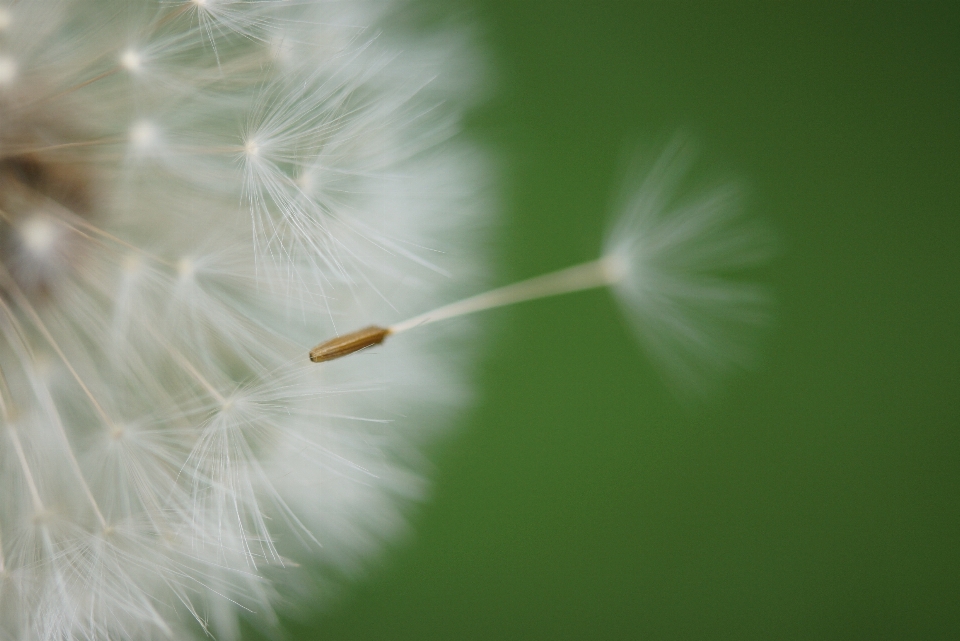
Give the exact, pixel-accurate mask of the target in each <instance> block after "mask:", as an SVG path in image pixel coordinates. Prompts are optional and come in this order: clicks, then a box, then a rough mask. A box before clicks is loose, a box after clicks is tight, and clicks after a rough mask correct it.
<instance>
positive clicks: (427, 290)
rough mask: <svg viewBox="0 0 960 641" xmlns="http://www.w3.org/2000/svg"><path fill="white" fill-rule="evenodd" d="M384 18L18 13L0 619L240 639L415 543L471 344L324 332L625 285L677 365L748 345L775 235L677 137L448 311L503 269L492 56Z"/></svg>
mask: <svg viewBox="0 0 960 641" xmlns="http://www.w3.org/2000/svg"><path fill="white" fill-rule="evenodd" d="M389 10H390V6H389V5H388V4H387V3H384V2H370V3H365V2H360V1H357V2H351V3H345V2H341V1H332V0H331V1H329V2H327V1H323V0H309V1H308V0H104V1H103V2H99V3H92V2H87V1H81V0H29V1H26V0H22V1H20V2H9V3H8V4H4V5H0V423H2V430H0V475H2V481H3V487H4V496H3V499H2V500H0V634H2V635H4V636H5V637H7V638H13V639H34V638H36V639H110V638H121V639H141V638H143V639H150V638H168V639H170V638H177V639H179V638H189V637H191V636H194V637H199V636H203V635H208V636H213V637H216V638H218V639H231V638H237V637H238V636H239V629H240V621H241V619H244V618H245V619H246V620H248V621H249V622H251V623H252V624H254V625H258V626H262V627H269V626H271V625H273V624H274V623H275V622H276V616H277V615H276V614H275V611H274V608H276V607H277V606H278V604H280V603H283V602H296V601H297V600H305V599H314V598H318V597H319V596H321V593H322V591H323V590H324V589H325V588H326V585H324V584H320V585H318V584H316V583H315V582H314V581H313V580H312V579H310V578H308V577H314V576H320V577H325V576H327V577H329V576H333V575H342V574H344V573H349V572H352V571H354V570H355V569H356V568H357V567H359V564H360V563H361V562H362V560H363V559H364V558H365V557H366V556H368V555H369V554H371V553H372V552H373V551H374V550H376V549H377V547H378V546H379V543H380V542H381V541H382V540H383V539H384V538H385V537H389V536H392V535H395V534H396V533H397V532H398V531H399V530H400V529H402V527H403V518H402V513H403V509H404V505H405V504H406V503H408V502H410V501H411V500H416V499H418V498H420V497H422V495H423V493H424V481H423V479H422V477H421V475H420V473H419V470H420V468H421V464H422V462H421V459H420V455H419V453H418V450H419V448H418V445H419V443H420V441H421V439H423V438H425V437H426V436H427V435H428V434H429V433H430V432H431V431H432V429H433V428H432V427H431V426H432V425H443V424H446V423H447V422H448V421H446V420H445V419H446V418H447V417H448V416H449V414H450V412H451V411H452V410H454V409H455V408H456V407H457V406H458V405H460V404H461V403H462V402H463V400H464V398H465V396H466V394H467V390H468V386H467V385H466V374H467V373H466V372H465V371H464V366H463V364H462V362H463V359H454V358H450V357H449V354H450V353H456V352H458V351H462V349H463V346H462V345H456V346H454V345H453V342H454V341H455V340H462V338H463V337H453V336H451V335H450V334H449V333H448V332H445V331H444V329H443V328H442V326H437V327H433V328H432V331H431V332H430V333H429V336H428V337H425V338H422V339H419V340H418V339H416V338H415V336H416V335H415V334H414V333H413V332H411V335H410V336H409V337H408V338H407V340H402V341H401V340H398V341H396V344H394V345H391V346H390V348H389V349H383V350H379V351H377V352H375V353H372V354H371V353H370V352H367V353H366V355H365V357H354V358H350V359H346V360H344V361H337V362H336V363H326V364H324V365H323V366H318V365H314V364H311V363H310V362H309V361H308V360H307V359H306V358H305V355H306V354H307V350H308V348H309V347H310V345H311V344H312V343H313V342H314V339H315V338H316V337H317V336H322V335H333V336H337V335H338V334H339V337H338V338H335V339H333V341H331V342H328V343H325V344H323V345H321V346H318V347H317V348H315V349H314V350H313V352H312V353H311V360H314V361H329V360H332V359H333V358H335V357H339V356H343V355H346V354H348V353H354V352H357V351H359V350H361V349H363V348H366V347H370V346H372V345H375V344H378V343H380V342H382V341H383V340H384V339H385V338H386V337H388V336H391V335H395V334H401V333H404V332H406V331H408V330H414V329H417V328H420V327H422V326H424V325H428V324H431V323H433V322H435V321H438V320H442V319H445V318H451V317H454V316H459V315H463V314H465V313H469V312H474V311H479V310H481V309H487V308H490V307H494V306H499V305H504V304H508V303H514V302H520V301H522V300H529V299H531V298H536V297H541V296H545V295H551V294H559V293H564V292H569V291H576V290H579V289H584V288H587V287H595V286H609V287H611V288H612V289H613V291H614V292H615V293H616V294H617V296H618V298H619V300H620V301H621V302H622V304H623V307H624V309H625V310H626V312H627V315H628V316H629V317H630V318H631V319H632V320H633V321H635V322H636V325H637V328H638V332H639V333H640V336H641V339H642V340H643V342H644V343H645V344H646V345H647V347H648V348H649V350H650V352H651V353H652V354H653V355H654V356H656V357H657V358H659V360H661V361H662V362H663V363H664V364H665V365H666V369H667V371H669V372H671V373H672V374H674V378H676V379H678V380H683V381H686V382H690V383H694V385H699V382H700V381H701V380H706V379H709V378H713V377H714V375H715V374H717V373H720V372H722V371H723V370H725V369H727V368H728V367H730V366H731V364H736V363H738V362H743V360H744V356H745V354H747V353H748V351H749V350H748V349H747V344H748V343H749V340H747V339H748V338H749V336H750V335H751V334H750V331H749V329H750V327H751V326H753V325H757V324H759V323H760V322H761V321H762V320H763V309H764V307H763V302H764V299H763V295H762V292H760V291H759V290H757V289H755V288H753V287H752V286H749V285H746V284H742V283H741V282H740V281H739V280H738V279H737V277H736V276H735V275H734V274H733V273H732V272H735V271H737V270H739V269H740V268H742V267H746V266H749V265H752V264H754V263H755V261H756V260H758V259H760V258H762V252H760V251H759V249H758V243H757V242H756V240H757V238H755V237H754V236H753V235H751V234H750V233H746V232H745V229H746V228H745V227H744V226H743V225H742V224H740V223H739V222H738V220H737V219H736V217H734V216H731V215H728V213H727V212H728V207H727V205H728V204H729V202H728V201H729V200H730V195H729V193H728V192H725V191H722V190H721V191H718V192H715V193H711V194H709V195H708V196H706V197H705V198H703V199H700V200H694V201H691V202H689V203H683V202H677V201H675V199H674V195H675V194H676V193H677V191H678V189H677V187H678V185H677V182H678V181H679V180H680V179H681V177H682V176H683V174H684V165H685V164H686V163H687V161H686V158H687V156H686V154H685V153H684V152H683V151H682V146H675V147H673V148H671V149H670V150H668V153H667V154H666V155H665V156H664V157H663V159H662V160H661V161H660V162H659V163H658V164H657V165H656V166H655V167H654V169H653V171H652V172H650V173H649V174H648V177H647V178H646V179H645V181H644V182H643V183H642V184H640V185H639V186H636V188H634V189H632V190H630V194H631V196H630V198H629V199H628V200H627V202H626V203H625V204H624V212H625V213H624V214H623V216H622V217H621V218H620V219H619V222H618V223H617V226H616V227H615V228H614V231H613V232H612V233H611V240H610V242H609V243H608V245H607V247H606V248H605V250H604V253H603V255H602V257H601V258H600V259H598V260H596V261H593V262H591V263H587V264H585V265H580V266H577V267H573V268H570V269H567V270H564V271H562V272H559V273H556V274H552V275H547V276H543V277H539V278H537V279H533V280H531V281H526V282H523V283H519V284H516V285H512V286H508V287H505V288H501V289H499V290H494V291H492V292H489V293H487V294H482V295H479V296H475V297H473V298H469V299H466V300H464V301H462V302H460V303H454V304H449V305H443V306H440V307H437V305H438V304H439V303H441V302H443V301H448V300H452V299H453V294H454V293H455V290H461V289H464V288H466V287H469V286H472V285H475V281H477V280H479V279H480V278H479V276H478V275H479V274H482V271H483V270H482V265H483V262H482V260H481V258H480V256H479V252H478V249H477V247H478V245H479V242H478V241H479V238H478V230H479V229H481V228H482V221H483V219H484V216H485V215H486V214H487V209H488V208H487V207H486V206H485V204H484V202H483V198H482V197H479V196H480V193H481V189H480V188H481V186H482V182H483V176H484V173H485V171H484V165H485V162H484V160H483V158H482V155H479V154H478V153H477V151H476V149H474V148H473V147H472V146H470V145H469V144H467V143H464V142H462V141H460V140H459V138H457V136H456V132H457V128H458V122H459V119H460V116H461V113H462V111H463V110H464V109H465V108H466V107H467V106H469V100H470V97H471V95H473V94H472V93H471V89H472V88H473V87H475V86H476V85H477V84H478V82H477V78H476V76H475V74H474V73H473V70H474V68H475V66H476V65H475V64H474V63H472V62H471V60H472V58H473V56H472V55H471V52H470V47H469V46H467V44H465V40H468V39H465V38H464V34H462V33H456V32H451V31H445V32H442V33H438V34H435V35H434V36H432V37H422V36H421V37H419V38H417V39H415V40H413V39H403V38H399V39H398V40H393V39H392V37H393V36H387V35H385V34H382V33H380V32H379V31H378V29H377V28H376V26H375V25H378V24H384V23H385V22H386V21H387V19H388V17H389V15H388V11H389ZM455 98H456V99H455ZM430 308H435V309H434V311H432V312H428V313H425V314H424V313H420V314H419V315H418V314H417V313H418V312H420V311H421V310H424V309H430ZM404 317H407V318H408V320H406V321H398V322H395V323H393V324H392V325H388V326H386V327H383V328H379V327H368V328H367V329H366V330H361V331H360V332H355V333H352V334H350V333H347V334H341V330H342V329H343V328H351V327H357V326H364V325H368V324H369V322H370V321H371V319H376V318H387V319H389V318H404ZM458 329H459V332H460V333H461V334H462V333H463V328H458ZM467 334H469V332H468V333H467ZM420 335H421V336H425V333H424V332H423V331H422V332H421V334H420ZM455 348H456V349H455ZM305 564H306V565H311V566H314V567H316V566H319V567H320V569H321V570H323V572H320V573H319V574H318V573H316V572H311V573H307V572H298V571H296V569H295V568H296V566H298V565H305ZM280 577H282V580H279V581H278V580H277V579H278V578H280Z"/></svg>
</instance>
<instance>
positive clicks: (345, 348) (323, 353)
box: [310, 325, 390, 363]
mask: <svg viewBox="0 0 960 641" xmlns="http://www.w3.org/2000/svg"><path fill="white" fill-rule="evenodd" d="M389 335H390V330H389V329H387V328H386V327H377V326H376V325H371V326H370V327H364V328H363V329H360V330H357V331H355V332H351V333H349V334H344V335H343V336H338V337H337V338H332V339H330V340H328V341H326V342H324V343H320V344H319V345H317V346H316V347H314V348H313V349H311V350H310V360H311V361H313V362H314V363H322V362H324V361H332V360H333V359H335V358H340V357H341V356H346V355H347V354H353V353H354V352H359V351H360V350H361V349H365V348H367V347H370V346H371V345H379V344H380V343H382V342H383V339H385V338H386V337H387V336H389Z"/></svg>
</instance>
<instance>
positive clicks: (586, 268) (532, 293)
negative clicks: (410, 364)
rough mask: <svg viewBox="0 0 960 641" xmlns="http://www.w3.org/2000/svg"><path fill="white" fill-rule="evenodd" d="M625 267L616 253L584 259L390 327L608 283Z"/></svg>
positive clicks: (399, 328)
mask: <svg viewBox="0 0 960 641" xmlns="http://www.w3.org/2000/svg"><path fill="white" fill-rule="evenodd" d="M624 271H625V270H624V269H623V267H622V265H621V264H620V261H619V260H618V259H617V257H615V256H604V257H603V258H599V259H597V260H594V261H590V262H589V263H582V264H580V265H575V266H573V267H568V268H566V269H561V270H560V271H556V272H553V273H550V274H544V275H543V276H536V277H534V278H530V279H528V280H524V281H520V282H519V283H514V284H512V285H507V286H505V287H500V288H498V289H494V290H491V291H489V292H484V293H483V294H478V295H476V296H471V297H470V298H465V299H464V300H461V301H457V302H456V303H451V304H449V305H444V306H443V307H438V308H437V309H434V310H432V311H429V312H426V313H425V314H420V315H419V316H414V317H413V318H410V319H407V320H405V321H401V322H399V323H396V324H395V325H391V326H390V327H389V330H390V333H391V334H399V333H400V332H405V331H407V330H409V329H413V328H414V327H420V326H421V325H427V324H429V323H435V322H437V321H441V320H446V319H448V318H455V317H457V316H464V315H465V314H473V313H474V312H480V311H483V310H486V309H493V308H495V307H503V306H505V305H513V304H516V303H522V302H525V301H528V300H536V299H538V298H547V297H548V296H557V295H559V294H569V293H571V292H578V291H582V290H585V289H595V288H597V287H607V286H609V285H613V284H614V283H616V282H617V281H619V280H620V279H621V278H623V275H624Z"/></svg>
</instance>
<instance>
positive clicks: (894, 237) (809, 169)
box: [298, 0, 960, 640]
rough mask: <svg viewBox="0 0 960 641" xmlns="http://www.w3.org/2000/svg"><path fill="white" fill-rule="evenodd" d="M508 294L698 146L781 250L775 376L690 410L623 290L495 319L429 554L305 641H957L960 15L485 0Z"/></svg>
mask: <svg viewBox="0 0 960 641" xmlns="http://www.w3.org/2000/svg"><path fill="white" fill-rule="evenodd" d="M457 6H458V7H460V8H461V9H462V10H463V11H464V12H466V14H467V17H468V19H469V20H471V21H476V22H477V23H478V24H479V25H480V29H481V34H482V39H483V40H484V41H485V42H486V44H487V45H488V47H489V49H490V51H491V52H492V56H493V60H492V62H493V67H494V68H495V70H496V83H497V87H498V89H497V93H496V95H495V98H494V100H493V101H492V103H490V104H488V105H487V106H486V107H485V108H484V109H483V110H481V111H480V112H479V113H477V114H476V117H475V119H474V121H473V123H472V125H471V127H472V133H473V135H475V136H476V137H477V138H479V139H481V140H483V141H484V142H485V143H487V144H489V145H491V146H493V147H494V148H496V149H497V150H498V151H499V152H500V153H501V155H502V160H503V163H504V164H503V175H504V181H503V189H504V191H503V194H504V199H503V201H504V228H503V234H502V236H501V237H500V239H499V240H500V242H501V244H500V246H501V248H502V249H501V252H502V253H501V256H500V259H501V260H500V262H499V266H500V267H499V273H498V276H497V280H498V282H501V283H506V282H509V281H511V280H514V279H517V278H522V277H526V276H530V275H534V274H537V273H541V272H543V271H545V270H548V269H552V268H558V267H562V266H566V265H568V264H572V263H574V262H576V261H581V260H586V259H588V258H592V257H594V256H595V255H596V252H597V251H598V248H599V245H600V241H601V237H602V233H603V227H604V223H605V220H606V219H607V216H608V209H609V205H610V201H611V196H612V195H613V193H614V190H615V188H616V181H617V175H618V174H617V171H618V169H619V167H620V161H621V159H622V156H623V152H624V151H625V149H628V148H629V144H628V143H630V142H638V141H639V142H641V143H642V142H650V143H654V144H657V145H660V144H662V143H663V142H664V141H665V140H666V138H668V137H669V135H670V134H672V133H673V132H674V131H676V130H677V129H681V128H682V129H684V130H685V131H687V132H690V133H692V134H693V136H694V137H695V138H696V139H697V140H698V141H699V142H700V143H701V147H702V149H703V150H704V152H705V158H706V161H707V162H708V163H709V164H711V165H713V166H716V167H718V168H720V169H722V170H727V171H728V172H729V173H730V175H732V176H734V177H738V178H740V179H742V180H743V182H744V183H745V184H746V185H747V186H748V196H749V199H748V203H749V204H748V206H749V208H750V210H751V211H752V212H754V213H757V214H758V215H762V216H765V217H766V218H768V219H769V220H770V221H772V222H773V224H774V226H775V227H776V229H777V230H778V234H779V237H780V239H781V252H780V256H779V258H778V259H777V261H776V262H775V263H774V264H773V265H771V266H770V268H769V269H768V270H767V272H766V277H767V279H768V280H769V281H770V282H771V283H772V284H773V285H774V286H775V288H776V290H777V295H778V299H779V310H778V315H779V324H778V328H777V330H776V332H775V334H774V337H773V340H772V342H771V344H770V345H769V347H768V349H767V354H766V362H765V365H764V366H763V369H762V370H761V371H760V372H758V373H756V374H752V375H748V376H745V377H741V378H740V379H738V380H736V381H733V382H732V384H731V385H730V387H729V389H728V390H727V391H726V392H725V393H724V394H723V395H721V396H720V397H719V398H717V399H715V400H713V401H711V402H710V403H708V404H707V405H705V406H704V407H701V408H699V409H697V410H695V411H690V410H689V408H684V407H682V406H681V404H680V403H678V402H677V401H676V400H675V399H674V398H672V397H671V395H670V394H669V392H668V391H667V389H666V388H665V387H664V386H663V384H662V383H661V381H660V378H659V376H658V374H657V372H656V371H655V369H654V368H653V366H652V365H651V364H650V363H649V361H648V360H647V359H646V358H645V357H644V356H643V354H642V352H641V351H640V350H639V349H638V348H637V347H635V345H634V343H633V341H632V340H631V338H630V335H629V332H628V330H627V329H626V327H625V325H624V323H623V322H622V321H621V319H620V317H619V316H618V313H617V310H616V308H615V306H614V304H613V302H612V300H611V299H610V297H609V295H608V294H606V293H605V292H602V291H601V292H592V293H587V294H580V295H577V296H571V297H566V298H560V299H553V300H548V301H543V302H539V303H533V304H527V305H524V306H521V307H517V308H515V309H510V310H505V311H499V312H494V313H492V314H491V315H490V317H489V318H490V320H491V321H492V322H493V323H494V325H495V326H496V327H497V331H496V332H495V333H494V336H493V339H492V340H491V342H490V343H489V345H488V346H487V348H486V359H485V361H484V362H483V364H482V368H481V387H480V391H479V401H478V404H477V406H476V407H475V408H474V409H473V410H472V411H471V412H470V413H469V415H468V416H467V417H466V418H465V420H464V422H465V424H464V425H463V426H462V428H461V431H460V432H459V433H458V435H457V436H456V437H454V438H452V439H450V440H449V441H447V442H446V443H444V444H443V445H442V446H441V447H438V449H437V451H436V452H435V453H434V456H433V459H434V461H435V462H436V466H437V469H436V473H435V495H434V498H433V500H432V501H431V502H430V503H429V504H428V505H426V506H424V507H423V509H421V510H420V511H418V512H417V513H416V514H415V515H414V529H415V533H416V534H415V536H414V538H413V539H412V540H410V541H407V542H406V543H404V544H402V545H397V546H395V548H394V549H392V550H391V551H389V552H388V553H387V554H385V555H384V556H383V557H382V558H381V559H379V560H378V561H376V562H375V563H374V567H373V568H372V569H371V573H370V576H369V577H368V579H367V580H365V581H363V582H360V583H358V584H356V585H353V586H351V587H350V588H348V589H347V590H346V591H345V592H344V594H343V595H342V598H341V599H340V601H339V602H338V603H337V604H336V605H335V606H334V607H333V608H330V609H329V610H328V611H327V612H325V613H317V615H316V616H315V617H314V623H315V625H314V626H313V627H309V628H299V630H298V633H299V634H300V635H301V636H302V638H305V639H313V638H324V639H331V640H335V639H344V640H346V639H421V640H422V639H624V638H640V639H647V638H649V639H882V638H897V639H902V638H924V639H934V638H960V572H958V570H960V563H958V561H960V412H958V405H960V380H958V379H960V376H958V373H960V360H958V357H960V353H958V352H960V350H958V342H960V340H958V339H960V332H958V308H960V292H958V285H960V273H958V272H960V270H958V266H960V258H958V252H960V244H958V240H960V233H958V232H960V216H958V214H960V186H958V183H960V19H958V11H957V8H956V7H957V5H956V3H941V4H939V5H938V4H934V3H929V4H928V3H903V4H902V6H895V5H893V4H883V5H876V4H873V3H859V4H855V3H849V4H848V3H834V2H802V3H800V2H797V3H792V4H783V3H759V2H757V3H749V4H733V3H730V2H723V3H712V4H703V3H684V4H679V3H667V2H657V3H655V2H649V3H648V2H640V1H637V2H602V1H600V0H581V1H577V2H573V1H558V0H524V1H520V2H518V1H517V0H476V1H475V2H472V3H469V4H464V3H460V4H458V5H457Z"/></svg>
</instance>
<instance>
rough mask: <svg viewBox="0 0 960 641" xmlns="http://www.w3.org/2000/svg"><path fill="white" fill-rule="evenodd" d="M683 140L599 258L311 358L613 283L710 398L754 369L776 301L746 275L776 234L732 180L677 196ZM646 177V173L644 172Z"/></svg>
mask: <svg viewBox="0 0 960 641" xmlns="http://www.w3.org/2000/svg"><path fill="white" fill-rule="evenodd" d="M692 156H693V153H692V151H691V149H690V143H689V142H688V141H686V140H684V139H682V138H678V139H676V140H675V141H673V142H672V143H671V145H670V146H669V147H668V148H667V150H666V151H665V152H664V153H663V155H662V156H661V158H660V159H659V160H658V161H657V163H655V164H654V166H653V167H652V168H651V169H650V170H649V171H648V173H647V175H646V176H645V177H644V178H643V179H642V180H640V182H639V184H631V185H630V186H629V189H628V191H627V195H626V198H625V202H624V203H623V204H622V208H623V211H622V213H621V215H620V216H619V217H618V218H617V219H616V220H615V222H614V224H613V226H612V227H611V229H610V232H609V234H608V239H607V242H606V243H605V246H604V253H603V256H601V257H600V258H599V259H597V260H594V261H590V262H587V263H583V264H581V265H576V266H574V267H569V268H566V269H563V270H560V271H557V272H554V273H551V274H546V275H543V276H537V277H535V278H531V279H529V280H525V281H522V282H519V283H514V284H512V285H507V286H506V287H501V288H499V289H495V290H492V291H489V292H486V293H483V294H479V295H477V296H472V297H470V298H467V299H464V300H461V301H458V302H455V303H451V304H448V305H444V306H442V307H439V308H437V309H434V310H432V311H429V312H426V313H423V314H420V315H418V316H414V317H413V318H409V319H407V320H405V321H401V322H399V323H395V324H393V325H390V326H389V327H376V326H373V327H367V328H365V329H361V330H359V331H356V332H352V333H349V334H344V335H342V336H339V337H337V338H334V339H331V340H329V341H326V342H324V343H321V344H319V345H317V346H316V347H314V348H313V349H312V350H311V351H310V360H311V361H313V362H315V363H320V362H324V361H329V360H334V359H337V358H341V357H343V356H347V355H349V354H353V353H355V352H358V351H360V350H362V349H366V348H367V347H371V346H373V345H378V344H380V343H382V342H383V341H384V340H385V339H386V338H387V337H388V336H393V335H395V334H400V333H402V332H406V331H409V330H412V329H416V328H419V327H422V326H424V325H429V324H431V323H435V322H437V321H442V320H447V319H450V318H456V317H459V316H464V315H467V314H473V313H475V312H480V311H484V310H488V309H493V308H496V307H503V306H505V305H513V304H516V303H521V302H525V301H530V300H536V299H539V298H545V297H548V296H556V295H559V294H567V293H572V292H578V291H583V290H586V289H595V288H598V287H609V288H610V289H611V290H612V291H613V292H614V293H615V294H616V296H617V299H618V301H619V302H620V303H621V305H622V307H623V308H624V311H625V312H626V315H627V317H628V319H629V320H630V321H631V324H632V325H633V326H634V328H635V329H636V332H637V335H638V337H639V339H640V340H641V342H642V343H643V344H644V345H645V346H646V347H647V348H648V350H649V351H650V353H651V355H652V356H653V357H654V358H655V359H657V360H658V361H659V362H660V364H661V365H662V366H663V367H664V369H665V370H666V372H667V374H668V375H669V376H670V378H671V382H672V383H673V384H674V385H675V387H676V389H677V391H679V392H681V393H688V392H690V393H695V394H702V393H704V392H705V391H707V390H708V389H709V387H710V386H712V385H713V384H715V383H716V381H718V380H719V379H720V378H721V377H722V376H723V375H724V374H725V373H727V372H728V371H730V370H731V369H735V368H737V367H746V366H748V365H749V364H750V363H751V362H752V360H753V357H754V354H755V349H754V348H755V341H756V338H757V336H758V334H759V331H758V330H760V329H762V328H763V327H764V326H766V325H767V324H768V323H769V320H770V314H769V309H770V305H769V303H770V298H769V295H768V293H767V292H766V290H765V289H764V288H763V287H761V286H759V285H756V284H754V283H750V282H743V281H741V280H738V279H737V276H736V274H737V272H738V271H742V270H744V269H747V268H750V267H752V266H755V265H759V264H762V263H763V262H765V261H766V260H767V259H768V258H769V257H770V249H771V243H770V237H769V234H768V233H766V232H765V230H764V229H763V228H761V227H759V226H758V224H757V223H756V221H750V220H748V219H744V218H743V217H742V216H741V215H740V212H738V211H737V208H736V206H735V205H736V203H735V200H736V199H735V190H733V189H732V188H731V187H730V186H723V187H721V188H719V189H716V190H714V191H712V192H708V193H705V194H698V195H697V197H696V198H687V199H680V198H678V195H677V194H676V193H674V190H676V188H677V186H678V184H679V183H681V182H682V181H683V179H684V177H685V174H686V173H687V172H688V170H689V168H690V165H691V164H692ZM638 173H639V172H638Z"/></svg>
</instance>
